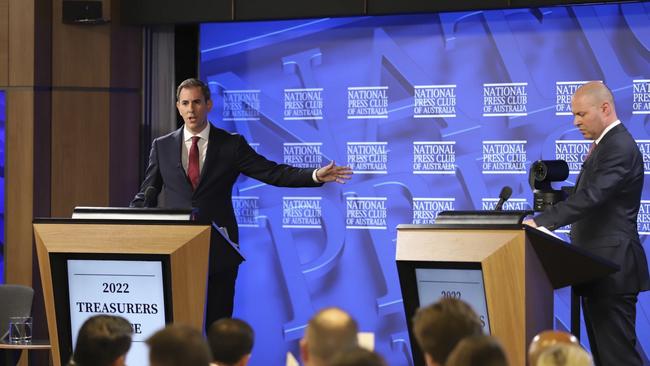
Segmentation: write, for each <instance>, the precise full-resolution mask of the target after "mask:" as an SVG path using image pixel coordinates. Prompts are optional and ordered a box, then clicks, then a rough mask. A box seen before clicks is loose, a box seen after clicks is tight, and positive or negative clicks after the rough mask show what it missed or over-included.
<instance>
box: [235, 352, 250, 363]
mask: <svg viewBox="0 0 650 366" xmlns="http://www.w3.org/2000/svg"><path fill="white" fill-rule="evenodd" d="M250 358H251V354H250V353H249V354H247V355H243V356H242V358H240V359H239V361H237V363H236V364H235V366H246V365H248V360H250Z"/></svg>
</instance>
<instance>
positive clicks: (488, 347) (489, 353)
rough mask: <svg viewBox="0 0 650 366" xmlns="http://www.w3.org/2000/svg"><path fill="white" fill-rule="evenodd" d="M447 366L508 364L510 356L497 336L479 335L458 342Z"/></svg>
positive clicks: (497, 365)
mask: <svg viewBox="0 0 650 366" xmlns="http://www.w3.org/2000/svg"><path fill="white" fill-rule="evenodd" d="M445 366H508V358H507V357H506V353H505V351H504V350H503V347H501V344H500V343H499V342H498V341H497V339H496V338H494V337H491V336H488V335H477V336H472V337H468V338H464V339H463V340H462V341H460V342H458V345H456V347H455V348H454V350H453V351H451V353H450V354H449V357H447V362H446V363H445Z"/></svg>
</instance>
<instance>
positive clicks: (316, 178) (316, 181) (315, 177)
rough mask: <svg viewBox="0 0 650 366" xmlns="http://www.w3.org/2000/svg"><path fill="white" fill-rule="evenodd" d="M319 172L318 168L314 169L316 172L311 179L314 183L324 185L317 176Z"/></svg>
mask: <svg viewBox="0 0 650 366" xmlns="http://www.w3.org/2000/svg"><path fill="white" fill-rule="evenodd" d="M317 171H318V168H317V169H314V171H313V172H312V173H311V179H313V180H314V183H323V182H321V181H320V180H318V177H317V176H316V172H317Z"/></svg>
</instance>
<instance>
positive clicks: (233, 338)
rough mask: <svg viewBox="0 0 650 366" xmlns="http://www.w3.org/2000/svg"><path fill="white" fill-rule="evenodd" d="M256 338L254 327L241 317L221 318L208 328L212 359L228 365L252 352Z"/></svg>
mask: <svg viewBox="0 0 650 366" xmlns="http://www.w3.org/2000/svg"><path fill="white" fill-rule="evenodd" d="M254 339H255V333H254V332H253V328H251V326H250V325H248V323H246V322H245V321H243V320H240V319H230V318H224V319H219V320H217V321H216V322H214V323H212V325H211V326H210V329H209V330H208V342H209V343H210V349H211V350H212V359H213V360H214V361H216V362H220V363H225V364H228V365H232V364H235V363H236V362H238V361H239V360H241V359H242V357H244V356H246V355H248V354H250V353H251V351H252V349H253V340H254Z"/></svg>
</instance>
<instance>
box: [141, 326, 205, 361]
mask: <svg viewBox="0 0 650 366" xmlns="http://www.w3.org/2000/svg"><path fill="white" fill-rule="evenodd" d="M147 345H149V363H150V365H151V366H208V365H209V364H210V359H211V357H210V348H209V347H208V344H207V342H206V341H205V340H204V339H203V335H202V334H201V332H199V331H198V330H196V329H194V328H192V327H189V326H187V325H179V324H172V325H169V326H167V327H166V328H163V329H161V330H159V331H157V332H156V333H154V335H152V336H151V337H150V338H149V339H147Z"/></svg>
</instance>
